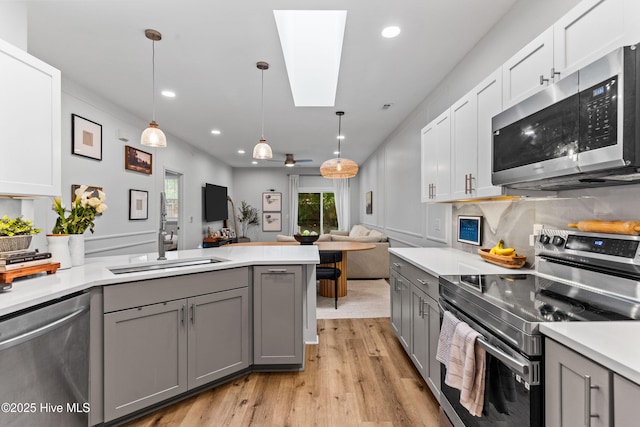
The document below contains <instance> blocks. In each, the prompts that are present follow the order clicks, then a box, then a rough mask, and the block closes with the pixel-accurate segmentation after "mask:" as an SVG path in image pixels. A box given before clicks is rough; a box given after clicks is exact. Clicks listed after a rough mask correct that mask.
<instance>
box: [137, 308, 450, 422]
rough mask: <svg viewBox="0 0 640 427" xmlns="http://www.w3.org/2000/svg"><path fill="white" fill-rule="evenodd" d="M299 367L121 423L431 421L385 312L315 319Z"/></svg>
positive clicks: (255, 376) (433, 412)
mask: <svg viewBox="0 0 640 427" xmlns="http://www.w3.org/2000/svg"><path fill="white" fill-rule="evenodd" d="M318 335H319V338H320V344H318V345H307V348H306V351H307V353H306V363H305V370H304V372H295V373H251V374H248V375H245V376H242V377H240V378H237V379H236V380H234V381H231V382H229V383H226V384H223V385H221V386H218V387H216V388H214V389H212V390H209V391H205V392H202V393H200V394H199V395H197V396H194V397H191V398H189V399H186V400H183V401H181V402H178V403H176V404H174V405H171V406H168V407H166V408H163V409H160V410H158V411H156V412H154V413H152V414H149V415H146V416H144V417H142V418H140V419H138V420H136V421H133V422H130V423H128V424H126V427H155V426H172V427H193V426H242V427H244V426H327V427H328V426H367V427H369V426H429V427H431V426H433V427H436V426H438V402H437V401H436V400H435V398H434V397H433V395H432V394H431V392H430V391H429V390H428V387H427V385H426V383H425V382H424V380H423V379H422V378H421V377H420V375H419V374H418V372H417V371H416V369H415V368H414V366H413V365H412V363H411V361H410V360H409V358H408V357H407V355H406V353H405V352H404V350H403V349H402V347H401V345H400V343H399V342H398V340H397V339H396V337H395V335H394V333H393V331H392V330H391V326H390V325H389V319H388V318H378V319H326V320H319V321H318Z"/></svg>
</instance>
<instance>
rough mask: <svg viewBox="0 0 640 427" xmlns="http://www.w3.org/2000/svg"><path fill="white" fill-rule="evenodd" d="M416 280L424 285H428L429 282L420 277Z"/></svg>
mask: <svg viewBox="0 0 640 427" xmlns="http://www.w3.org/2000/svg"><path fill="white" fill-rule="evenodd" d="M416 280H417V281H418V283H420V284H421V285H426V286H429V282H427V281H426V280H422V279H416Z"/></svg>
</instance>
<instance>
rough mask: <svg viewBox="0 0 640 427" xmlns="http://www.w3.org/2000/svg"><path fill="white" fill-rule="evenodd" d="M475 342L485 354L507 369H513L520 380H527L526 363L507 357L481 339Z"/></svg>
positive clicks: (527, 366) (527, 367) (527, 370)
mask: <svg viewBox="0 0 640 427" xmlns="http://www.w3.org/2000/svg"><path fill="white" fill-rule="evenodd" d="M476 341H477V343H478V345H479V346H480V347H482V348H483V349H484V350H485V351H486V352H487V353H489V354H490V355H492V356H493V357H495V358H496V359H498V360H499V361H500V362H502V363H504V364H505V365H507V366H508V367H509V368H511V369H513V370H514V372H515V373H516V374H518V375H520V376H521V377H522V378H527V379H528V378H529V364H528V363H523V362H521V361H519V360H517V359H516V358H514V357H512V356H510V355H508V354H507V353H505V352H504V351H502V350H500V349H499V348H498V347H496V346H494V345H493V344H489V343H488V342H487V341H486V340H484V339H483V338H478V339H477V340H476Z"/></svg>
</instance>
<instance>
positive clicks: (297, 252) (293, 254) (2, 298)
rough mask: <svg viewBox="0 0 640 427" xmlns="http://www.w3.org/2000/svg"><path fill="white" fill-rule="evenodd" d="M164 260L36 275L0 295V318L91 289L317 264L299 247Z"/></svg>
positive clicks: (96, 264) (174, 254)
mask: <svg viewBox="0 0 640 427" xmlns="http://www.w3.org/2000/svg"><path fill="white" fill-rule="evenodd" d="M166 256H167V258H168V259H167V261H157V257H158V253H148V254H137V255H118V256H110V257H101V258H86V259H85V265H83V266H78V267H72V268H69V269H65V270H58V271H57V272H56V273H55V274H50V275H46V274H40V275H37V276H30V277H26V278H19V279H15V280H14V281H13V286H12V288H11V289H10V290H8V291H5V292H1V293H0V316H4V315H7V314H11V313H13V312H15V311H18V310H22V309H25V308H29V307H32V306H34V305H37V304H41V303H44V302H47V301H51V300H53V299H56V298H60V297H63V296H66V295H69V294H72V293H74V292H78V291H82V290H85V289H88V288H91V287H93V286H104V285H112V284H115V283H125V282H132V281H138V280H147V279H155V278H158V277H168V276H177V275H182V274H192V273H201V272H204V271H213V270H224V269H228V268H235V267H245V266H251V265H278V264H317V263H319V262H320V258H319V255H318V248H317V247H316V246H313V245H300V246H223V247H220V248H207V249H191V250H183V251H171V252H167V253H166ZM211 257H215V258H218V259H222V260H224V261H223V262H218V263H210V264H202V265H196V266H189V267H174V268H166V269H162V270H152V271H146V272H137V273H126V274H113V273H112V272H111V271H109V270H108V267H124V266H132V265H137V264H156V263H163V262H164V263H166V262H172V261H177V260H194V259H203V258H211Z"/></svg>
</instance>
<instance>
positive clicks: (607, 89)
mask: <svg viewBox="0 0 640 427" xmlns="http://www.w3.org/2000/svg"><path fill="white" fill-rule="evenodd" d="M618 86H619V85H618V76H614V77H611V78H608V79H607V80H605V81H603V82H601V83H599V84H597V85H594V86H592V87H590V88H588V89H585V90H583V91H581V92H580V151H589V150H594V149H597V148H602V147H607V146H609V145H614V144H616V142H617V123H616V120H617V116H618V102H617V101H618Z"/></svg>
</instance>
